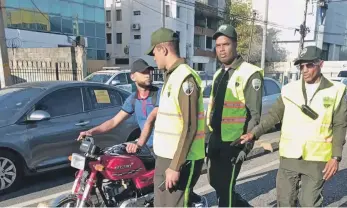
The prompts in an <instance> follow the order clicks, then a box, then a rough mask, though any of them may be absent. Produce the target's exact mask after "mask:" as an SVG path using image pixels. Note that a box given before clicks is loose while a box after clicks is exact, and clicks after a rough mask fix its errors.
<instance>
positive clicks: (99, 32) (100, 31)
mask: <svg viewBox="0 0 347 208" xmlns="http://www.w3.org/2000/svg"><path fill="white" fill-rule="evenodd" d="M105 34H106V27H105V23H96V24H95V35H96V37H99V38H105Z"/></svg>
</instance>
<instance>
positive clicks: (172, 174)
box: [165, 168, 180, 190]
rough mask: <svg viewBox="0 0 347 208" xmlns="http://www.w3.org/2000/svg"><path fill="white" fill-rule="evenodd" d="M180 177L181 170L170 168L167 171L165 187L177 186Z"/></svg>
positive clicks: (167, 188)
mask: <svg viewBox="0 0 347 208" xmlns="http://www.w3.org/2000/svg"><path fill="white" fill-rule="evenodd" d="M179 178H180V172H178V171H174V170H172V169H170V168H168V169H166V171H165V187H166V190H169V189H172V188H174V186H176V184H177V181H178V180H179Z"/></svg>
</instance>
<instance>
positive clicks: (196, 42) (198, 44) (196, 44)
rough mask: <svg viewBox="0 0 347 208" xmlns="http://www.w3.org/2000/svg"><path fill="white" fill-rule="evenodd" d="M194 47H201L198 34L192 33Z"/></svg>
mask: <svg viewBox="0 0 347 208" xmlns="http://www.w3.org/2000/svg"><path fill="white" fill-rule="evenodd" d="M194 47H198V48H200V47H201V44H200V36H199V35H194Z"/></svg>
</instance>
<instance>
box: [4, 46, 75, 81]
mask: <svg viewBox="0 0 347 208" xmlns="http://www.w3.org/2000/svg"><path fill="white" fill-rule="evenodd" d="M8 56H9V61H10V68H11V75H12V80H13V82H14V83H20V82H33V81H50V80H81V79H82V73H81V72H80V71H77V70H76V61H75V49H74V48H72V47H64V48H14V49H12V48H9V49H8Z"/></svg>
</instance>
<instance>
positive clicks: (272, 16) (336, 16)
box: [253, 0, 347, 62]
mask: <svg viewBox="0 0 347 208" xmlns="http://www.w3.org/2000/svg"><path fill="white" fill-rule="evenodd" d="M324 2H325V3H326V5H327V6H328V9H327V10H326V12H324V11H325V10H324V8H323V7H321V6H320V5H323V4H324ZM320 3H321V4H320ZM253 8H254V9H255V10H257V11H258V12H259V14H260V16H263V15H264V11H265V0H261V1H259V0H253ZM271 8H276V9H271ZM304 9H305V1H287V0H269V10H268V22H269V23H268V36H267V37H268V38H267V46H266V60H267V61H270V62H278V61H293V60H294V59H295V58H296V57H297V56H298V51H299V43H300V33H299V32H298V29H299V28H300V24H302V22H303V17H304ZM346 11H347V2H345V1H324V0H317V1H309V3H308V8H307V15H306V26H307V27H308V29H309V32H308V33H307V35H306V37H305V42H304V46H309V45H315V46H317V47H319V48H321V49H322V50H323V57H322V58H323V59H324V60H329V61H339V60H346V58H347V57H346V56H345V55H343V52H344V51H346V29H347V13H346ZM260 19H261V21H258V23H259V22H262V17H261V18H260Z"/></svg>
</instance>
